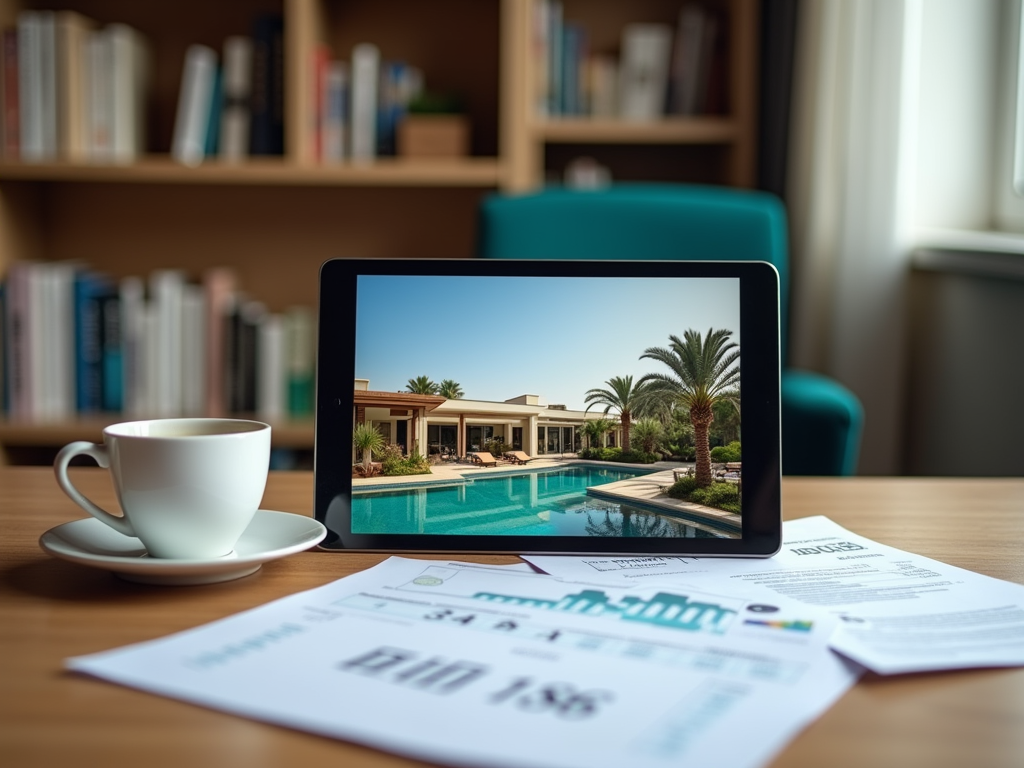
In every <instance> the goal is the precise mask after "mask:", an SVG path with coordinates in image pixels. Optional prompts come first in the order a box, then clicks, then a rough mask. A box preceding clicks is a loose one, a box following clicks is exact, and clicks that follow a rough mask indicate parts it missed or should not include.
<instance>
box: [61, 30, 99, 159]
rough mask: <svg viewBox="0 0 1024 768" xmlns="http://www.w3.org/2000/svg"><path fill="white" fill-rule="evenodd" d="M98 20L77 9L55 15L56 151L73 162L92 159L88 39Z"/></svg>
mask: <svg viewBox="0 0 1024 768" xmlns="http://www.w3.org/2000/svg"><path fill="white" fill-rule="evenodd" d="M95 26H96V22H94V21H93V20H92V19H90V18H88V17H86V16H83V15H82V14H80V13H76V12H74V11H59V12H58V13H57V15H56V66H57V151H58V155H59V156H60V157H61V158H63V159H65V160H68V161H71V162H83V161H85V160H88V159H89V146H88V135H87V132H86V107H87V104H86V95H87V93H88V91H87V89H88V86H89V83H88V43H89V35H90V32H91V31H92V30H93V29H94V28H95Z"/></svg>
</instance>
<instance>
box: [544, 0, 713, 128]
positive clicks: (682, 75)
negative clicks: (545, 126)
mask: <svg viewBox="0 0 1024 768" xmlns="http://www.w3.org/2000/svg"><path fill="white" fill-rule="evenodd" d="M724 28H725V24H723V23H722V21H721V20H720V19H719V17H718V15H717V14H716V13H715V12H713V11H711V10H708V9H707V8H705V7H704V6H702V5H700V4H698V3H695V2H689V3H686V4H685V5H684V6H683V7H682V8H681V10H680V12H679V19H678V22H677V24H676V25H675V28H673V26H671V25H669V24H659V23H633V24H627V25H626V26H625V27H624V28H623V30H622V36H621V42H620V46H619V49H618V51H594V50H592V49H591V45H590V42H589V35H588V32H587V27H586V26H585V25H583V24H581V23H578V22H575V21H572V20H570V19H566V18H564V10H563V7H562V3H561V0H538V2H537V3H536V5H535V13H534V19H533V25H532V39H533V43H532V46H531V47H532V52H533V53H532V55H533V60H534V62H533V63H534V72H535V74H536V80H535V82H534V93H535V94H536V110H537V113H538V114H539V115H540V116H544V117H592V118H606V119H624V120H657V119H660V118H663V117H665V116H671V115H699V114H708V113H713V112H718V111H722V110H723V107H724V105H723V104H722V101H723V99H722V97H721V95H720V94H721V92H722V88H721V85H722V83H721V80H722V72H723V50H724V47H723V41H722V38H723V35H722V31H723V30H724Z"/></svg>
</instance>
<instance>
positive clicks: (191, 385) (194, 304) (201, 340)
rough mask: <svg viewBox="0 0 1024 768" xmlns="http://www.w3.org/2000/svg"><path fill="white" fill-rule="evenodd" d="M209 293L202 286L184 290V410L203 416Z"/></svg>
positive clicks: (182, 385) (182, 389) (182, 392)
mask: <svg viewBox="0 0 1024 768" xmlns="http://www.w3.org/2000/svg"><path fill="white" fill-rule="evenodd" d="M205 340H206V297H205V294H204V291H203V288H202V286H199V285H185V286H184V287H183V291H182V365H181V375H182V384H181V410H182V413H183V414H184V415H185V416H201V415H203V411H204V409H205V405H206V386H205V385H206V348H205Z"/></svg>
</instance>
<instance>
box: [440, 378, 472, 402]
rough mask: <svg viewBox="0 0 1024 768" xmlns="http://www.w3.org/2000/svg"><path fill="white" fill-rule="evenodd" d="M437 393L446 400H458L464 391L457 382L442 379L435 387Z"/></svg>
mask: <svg viewBox="0 0 1024 768" xmlns="http://www.w3.org/2000/svg"><path fill="white" fill-rule="evenodd" d="M437 394H439V395H440V396H441V397H443V398H445V399H446V400H458V399H459V398H461V397H462V396H463V395H464V394H465V393H464V392H463V391H462V386H461V385H460V384H459V382H457V381H452V380H451V379H444V380H443V381H442V382H441V383H440V384H439V385H438V387H437Z"/></svg>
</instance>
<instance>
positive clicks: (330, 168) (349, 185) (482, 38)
mask: <svg viewBox="0 0 1024 768" xmlns="http://www.w3.org/2000/svg"><path fill="white" fill-rule="evenodd" d="M684 2H685V0H632V2H630V3H622V2H620V1H618V0H564V2H563V5H564V14H565V17H566V18H567V19H568V18H572V19H574V20H578V21H579V22H580V23H582V24H584V25H586V27H587V30H588V35H589V37H590V45H591V47H592V49H593V50H595V51H609V52H613V51H614V50H615V49H616V47H617V46H618V42H619V40H620V37H621V30H622V28H623V26H624V25H625V24H627V23H630V22H635V21H640V22H657V23H662V24H667V25H675V24H676V20H677V18H678V15H679V11H680V8H681V7H682V5H683V4H684ZM702 5H704V6H705V7H707V8H709V9H711V10H712V11H714V12H715V13H716V14H717V15H718V16H719V17H720V18H721V19H723V20H724V22H725V27H724V30H725V31H724V32H723V38H724V39H725V40H726V42H727V45H726V48H725V50H726V53H725V65H724V69H723V71H724V72H725V75H724V77H725V83H724V85H723V86H722V87H723V88H724V94H725V96H724V99H723V103H724V105H725V107H724V108H721V109H718V110H717V111H716V112H715V113H714V114H699V115H694V116H685V117H684V116H677V115H673V116H669V117H665V118H662V119H658V120H651V121H644V122H630V121H624V120H620V119H613V118H600V119H598V118H589V117H575V116H573V117H561V116H558V117H544V116H542V115H539V114H538V113H537V110H536V108H535V106H536V102H537V93H536V83H537V72H536V66H537V63H536V58H535V48H534V37H533V35H534V17H535V13H536V12H537V7H538V0H434V1H433V2H430V3H423V2H420V1H419V0H225V1H224V2H219V3H213V4H211V3H209V2H201V1H200V0H178V2H176V3H137V2H132V0H68V2H64V3H61V4H55V3H51V2H46V1H45V0H0V27H8V26H12V25H14V24H15V23H16V20H17V17H18V14H19V12H20V11H22V10H26V9H28V10H32V9H36V10H39V9H48V10H50V9H52V10H63V9H70V10H75V11H78V12H80V13H82V14H84V15H86V16H88V17H90V18H92V19H94V20H96V21H97V22H99V23H100V24H108V23H113V22H123V23H126V24H129V25H131V26H133V27H134V28H136V29H138V30H139V31H141V32H142V34H143V35H145V37H146V38H147V40H148V41H149V43H150V46H151V55H152V59H151V61H152V70H151V73H152V76H151V87H150V89H149V92H148V107H147V112H146V114H147V128H148V130H147V139H146V144H145V151H144V152H143V153H142V154H141V155H140V156H139V157H138V159H137V160H135V161H133V162H130V163H128V164H92V163H88V162H67V161H61V160H56V161H50V162H23V161H20V160H18V159H11V158H8V157H2V158H0V275H3V274H4V273H5V272H6V269H7V266H8V265H9V264H10V263H12V262H13V261H16V260H25V259H35V260H46V261H59V260H78V261H81V262H84V263H86V264H88V265H90V266H91V267H93V268H95V269H97V270H102V271H104V272H107V273H109V274H110V275H112V276H114V277H125V276H128V275H143V276H144V275H146V274H148V273H150V272H152V271H153V270H157V269H163V268H175V269H180V270H183V271H184V272H185V273H186V274H187V275H189V276H190V277H191V278H192V279H196V278H197V277H198V275H200V274H201V273H202V271H203V270H204V269H206V268H208V267H210V266H215V265H225V266H230V267H232V268H233V269H234V270H235V271H236V273H237V276H238V280H239V284H240V285H241V286H242V287H243V288H244V290H245V291H246V293H248V294H250V295H251V296H254V297H257V298H259V299H261V300H262V301H264V302H265V303H266V305H267V308H268V309H269V310H271V311H283V310H285V309H287V308H288V307H290V306H293V305H296V304H300V305H305V306H315V303H316V285H317V278H316V276H317V271H318V269H319V266H320V264H321V263H322V262H323V261H325V260H326V259H329V258H335V257H345V256H360V257H372V258H393V257H406V258H408V257H424V258H442V257H448V258H452V257H455V258H470V257H472V255H473V249H474V237H475V221H476V210H477V207H478V205H479V202H480V200H481V198H482V197H483V196H484V195H486V194H488V193H490V192H493V191H495V190H502V191H507V192H512V193H515V192H525V191H529V190H531V189H536V188H538V187H539V186H541V185H543V184H544V183H545V181H546V180H547V179H549V178H552V177H554V178H558V177H559V176H560V174H561V172H562V170H563V169H564V166H565V165H566V164H567V163H568V162H569V161H571V160H572V159H573V158H575V157H578V156H580V155H587V156H593V157H595V158H597V159H598V160H599V161H600V162H602V163H604V164H606V165H608V166H609V167H610V168H611V170H612V172H613V175H614V177H615V178H617V179H624V180H643V179H648V178H650V179H674V180H678V181H694V182H703V183H718V184H727V185H733V186H751V185H752V184H753V181H754V174H755V162H756V158H755V145H756V109H755V107H756V96H757V94H756V82H757V73H756V62H757V55H758V53H757V37H758V25H759V18H758V14H759V2H758V0H704V2H702ZM265 13H279V14H281V15H282V16H283V19H284V73H285V79H284V82H285V94H284V95H285V103H284V107H285V113H284V119H285V128H284V131H285V150H284V154H283V155H279V156H274V157H267V156H262V157H252V158H249V159H247V160H245V161H243V162H240V163H235V164H231V163H226V162H221V161H218V160H216V159H214V160H208V161H205V162H203V163H202V164H201V165H199V166H197V167H188V166H185V165H182V164H179V163H177V162H175V161H174V160H172V159H171V157H170V147H171V139H172V134H173V129H174V118H175V111H176V107H177V102H178V91H179V86H180V78H181V69H182V63H183V60H184V55H185V51H186V49H187V47H188V46H189V45H190V44H193V43H197V42H198V43H203V44H205V45H208V46H210V47H212V48H214V49H215V50H218V51H220V49H221V47H222V45H223V41H224V39H225V38H226V37H227V36H229V35H240V34H241V35H244V34H248V33H249V32H250V30H251V25H252V22H253V19H254V18H255V17H256V16H257V15H259V14H265ZM365 41H372V42H373V43H374V44H376V45H377V46H378V47H379V48H380V50H381V53H382V57H383V56H387V57H390V58H399V59H404V60H407V61H410V62H414V63H415V64H416V66H418V67H419V68H420V69H421V70H422V71H423V73H424V76H425V79H426V82H427V86H428V88H430V89H437V90H441V91H446V92H450V93H456V94H458V95H459V96H460V97H461V100H462V102H463V104H464V105H465V110H466V115H467V117H468V119H469V123H470V126H471V134H470V136H471V139H470V152H469V155H468V156H467V157H457V158H450V159H449V158H436V159H410V158H403V157H386V158H378V159H376V160H374V161H372V162H367V163H360V164H353V163H345V164H339V165H325V164H321V163H319V162H318V161H317V158H316V152H315V148H314V138H313V134H312V132H311V131H310V130H309V118H308V115H309V114H310V112H311V110H312V103H313V93H314V87H313V83H314V80H313V78H314V75H313V68H312V64H311V62H312V59H313V51H314V49H315V48H316V47H317V46H318V45H326V46H329V47H330V48H331V49H332V50H333V51H334V52H335V54H336V55H337V56H339V57H342V58H344V57H345V56H346V55H347V54H348V52H350V51H351V49H352V47H353V46H354V45H356V44H357V43H360V42H365ZM119 419H120V417H119V416H118V415H116V414H111V415H110V416H109V417H100V418H98V419H95V418H93V419H87V420H82V421H71V422H61V423H58V424H31V423H29V424H25V423H13V422H9V421H5V420H3V419H2V417H0V447H2V448H3V450H0V462H2V461H4V460H5V457H6V459H7V460H9V461H18V460H19V459H18V455H17V449H18V448H19V447H25V448H31V449H32V450H36V449H40V450H41V449H44V448H46V447H47V446H50V447H52V446H59V445H61V444H63V443H65V442H67V441H69V440H72V439H77V438H80V437H84V438H86V439H89V438H90V437H91V438H93V439H95V438H97V437H98V436H99V429H100V428H101V427H102V424H103V423H110V422H113V421H116V420H119ZM274 434H275V444H276V445H279V446H281V447H293V448H294V447H297V448H309V447H311V446H312V426H311V424H310V423H308V422H300V423H298V424H294V425H292V424H280V425H275V431H274Z"/></svg>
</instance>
